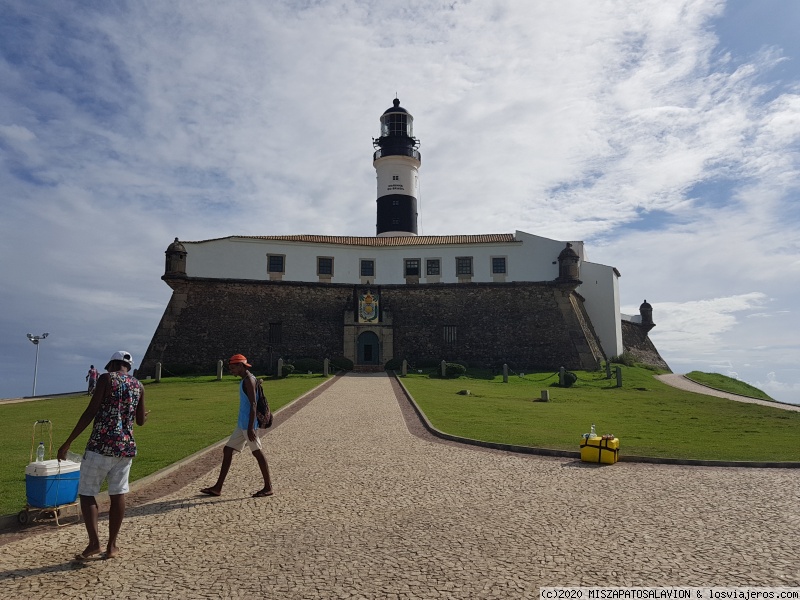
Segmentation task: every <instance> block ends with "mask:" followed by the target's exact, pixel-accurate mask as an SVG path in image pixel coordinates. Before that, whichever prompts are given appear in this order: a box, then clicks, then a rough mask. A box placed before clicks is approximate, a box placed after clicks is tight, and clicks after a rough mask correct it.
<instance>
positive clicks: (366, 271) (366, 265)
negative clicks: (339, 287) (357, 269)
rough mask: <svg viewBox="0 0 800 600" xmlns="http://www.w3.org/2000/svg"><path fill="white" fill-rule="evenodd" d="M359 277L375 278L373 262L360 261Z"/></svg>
mask: <svg viewBox="0 0 800 600" xmlns="http://www.w3.org/2000/svg"><path fill="white" fill-rule="evenodd" d="M361 276H362V277H375V261H374V260H362V261H361Z"/></svg>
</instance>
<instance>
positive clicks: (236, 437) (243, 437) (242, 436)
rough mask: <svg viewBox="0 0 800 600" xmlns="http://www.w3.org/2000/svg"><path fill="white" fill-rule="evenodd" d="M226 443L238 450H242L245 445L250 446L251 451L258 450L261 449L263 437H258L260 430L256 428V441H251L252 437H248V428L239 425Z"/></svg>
mask: <svg viewBox="0 0 800 600" xmlns="http://www.w3.org/2000/svg"><path fill="white" fill-rule="evenodd" d="M225 445H226V446H228V447H229V448H233V449H234V450H236V451H237V452H241V451H242V450H244V447H245V446H249V447H250V451H251V452H255V451H256V450H261V439H260V438H259V437H258V430H256V441H255V442H251V441H250V438H249V437H247V429H242V428H241V427H237V428H236V429H234V430H233V433H232V434H231V437H230V439H228V441H227V443H226V444H225Z"/></svg>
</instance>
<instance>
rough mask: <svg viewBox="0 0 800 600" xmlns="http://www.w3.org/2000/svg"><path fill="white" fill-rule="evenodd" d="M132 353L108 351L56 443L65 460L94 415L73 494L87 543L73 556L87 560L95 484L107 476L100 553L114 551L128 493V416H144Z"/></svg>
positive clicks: (92, 554) (140, 420)
mask: <svg viewBox="0 0 800 600" xmlns="http://www.w3.org/2000/svg"><path fill="white" fill-rule="evenodd" d="M132 368H133V358H132V357H131V355H130V353H129V352H126V351H124V350H120V351H118V352H114V354H112V355H111V358H110V359H109V361H108V364H107V365H106V371H108V372H107V373H103V374H102V375H101V376H100V378H99V379H98V380H97V387H96V388H95V390H94V394H92V399H91V400H90V401H89V406H87V407H86V410H84V411H83V414H82V415H81V416H80V418H79V419H78V423H77V424H76V425H75V428H74V429H73V430H72V433H70V434H69V437H68V438H67V441H66V442H64V444H63V445H62V446H61V447H60V448H59V449H58V459H59V460H65V459H66V458H67V451H68V450H69V447H70V444H72V442H73V441H74V440H75V438H77V437H78V436H79V435H80V434H81V432H82V431H83V430H84V429H86V427H87V426H88V425H89V423H91V422H92V419H94V426H93V428H92V434H91V435H90V436H89V441H88V442H87V444H86V452H85V454H84V455H83V460H82V461H81V478H80V482H79V483H78V494H79V495H80V497H81V512H82V513H83V518H84V520H85V523H86V532H87V533H88V534H89V545H88V546H86V549H85V550H84V551H83V552H81V553H80V554H76V555H75V560H80V561H83V560H89V559H91V558H96V557H98V556H99V555H100V537H99V534H98V529H97V517H98V512H99V510H98V507H97V500H96V499H95V496H97V494H99V493H100V486H101V485H102V483H103V481H104V480H106V479H108V496H109V498H110V499H111V509H110V510H109V514H108V544H107V545H106V552H105V553H104V554H103V556H102V557H103V558H107V559H108V558H114V557H116V556H117V555H118V554H119V548H117V535H118V534H119V530H120V528H121V527H122V519H123V518H124V517H125V494H127V493H128V476H129V475H130V471H131V463H132V462H133V457H134V456H136V441H135V440H134V439H133V422H134V419H135V420H136V424H137V425H139V426H141V425H144V424H145V421H146V420H147V415H148V411H146V410H145V407H144V387H143V386H142V384H141V383H139V380H138V379H136V378H135V377H133V376H132V375H129V374H128V372H129V371H130V370H131V369H132Z"/></svg>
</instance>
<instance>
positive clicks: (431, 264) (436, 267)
mask: <svg viewBox="0 0 800 600" xmlns="http://www.w3.org/2000/svg"><path fill="white" fill-rule="evenodd" d="M425 273H426V274H428V275H441V274H442V264H441V262H440V261H439V259H438V258H429V259H428V260H427V261H425Z"/></svg>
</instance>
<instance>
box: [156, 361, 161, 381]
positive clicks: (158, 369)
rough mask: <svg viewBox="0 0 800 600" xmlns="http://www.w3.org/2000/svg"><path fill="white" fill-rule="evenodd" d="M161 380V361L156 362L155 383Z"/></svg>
mask: <svg viewBox="0 0 800 600" xmlns="http://www.w3.org/2000/svg"><path fill="white" fill-rule="evenodd" d="M159 381H161V363H156V383H158V382H159Z"/></svg>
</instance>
